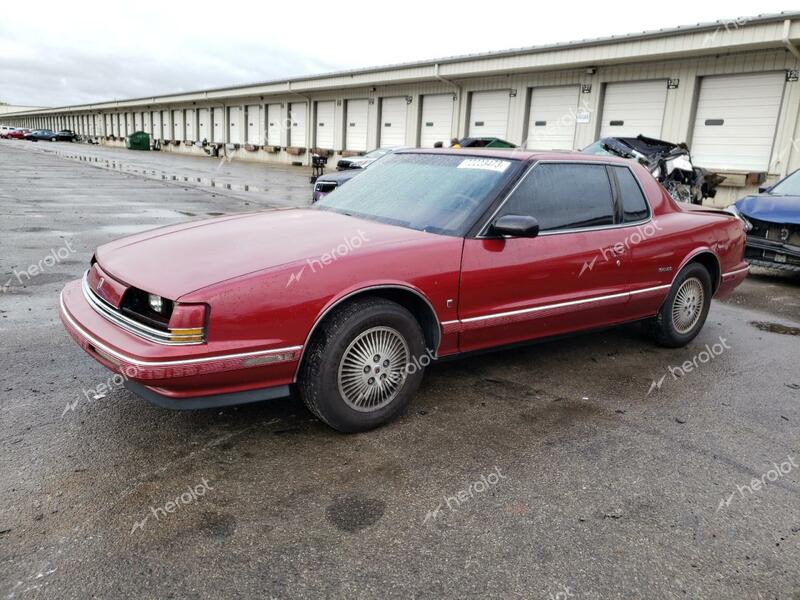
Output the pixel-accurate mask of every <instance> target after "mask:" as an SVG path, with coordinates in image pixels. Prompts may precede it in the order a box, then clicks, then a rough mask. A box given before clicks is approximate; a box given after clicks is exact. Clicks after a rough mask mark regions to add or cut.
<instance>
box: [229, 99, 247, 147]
mask: <svg viewBox="0 0 800 600" xmlns="http://www.w3.org/2000/svg"><path fill="white" fill-rule="evenodd" d="M228 141H229V142H230V143H231V144H243V143H244V131H243V127H242V107H241V106H231V107H230V108H228Z"/></svg>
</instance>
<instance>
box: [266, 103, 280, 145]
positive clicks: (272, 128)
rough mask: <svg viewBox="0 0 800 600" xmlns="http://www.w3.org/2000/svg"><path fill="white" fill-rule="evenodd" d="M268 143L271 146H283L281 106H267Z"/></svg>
mask: <svg viewBox="0 0 800 600" xmlns="http://www.w3.org/2000/svg"><path fill="white" fill-rule="evenodd" d="M267 143H268V144H269V145H271V146H280V145H281V105H280V104H269V105H267Z"/></svg>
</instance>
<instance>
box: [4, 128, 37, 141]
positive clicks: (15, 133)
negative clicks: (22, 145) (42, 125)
mask: <svg viewBox="0 0 800 600" xmlns="http://www.w3.org/2000/svg"><path fill="white" fill-rule="evenodd" d="M30 132H31V130H30V129H13V130H11V131H9V132H8V133H6V138H7V139H9V140H24V139H25V136H26V135H28V134H29V133H30Z"/></svg>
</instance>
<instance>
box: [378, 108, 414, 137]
mask: <svg viewBox="0 0 800 600" xmlns="http://www.w3.org/2000/svg"><path fill="white" fill-rule="evenodd" d="M407 113H408V103H406V99H405V97H401V98H383V99H381V139H380V143H379V144H378V145H379V146H381V147H383V148H387V147H391V146H402V145H404V144H405V143H406V116H407Z"/></svg>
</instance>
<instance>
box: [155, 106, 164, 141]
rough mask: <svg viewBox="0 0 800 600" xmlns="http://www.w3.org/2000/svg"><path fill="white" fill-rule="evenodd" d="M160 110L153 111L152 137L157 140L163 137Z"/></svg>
mask: <svg viewBox="0 0 800 600" xmlns="http://www.w3.org/2000/svg"><path fill="white" fill-rule="evenodd" d="M161 114H162V113H161V111H160V110H157V111H155V112H154V113H153V137H154V138H155V139H157V140H163V139H164V130H163V129H162V123H163V121H162V119H161Z"/></svg>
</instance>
